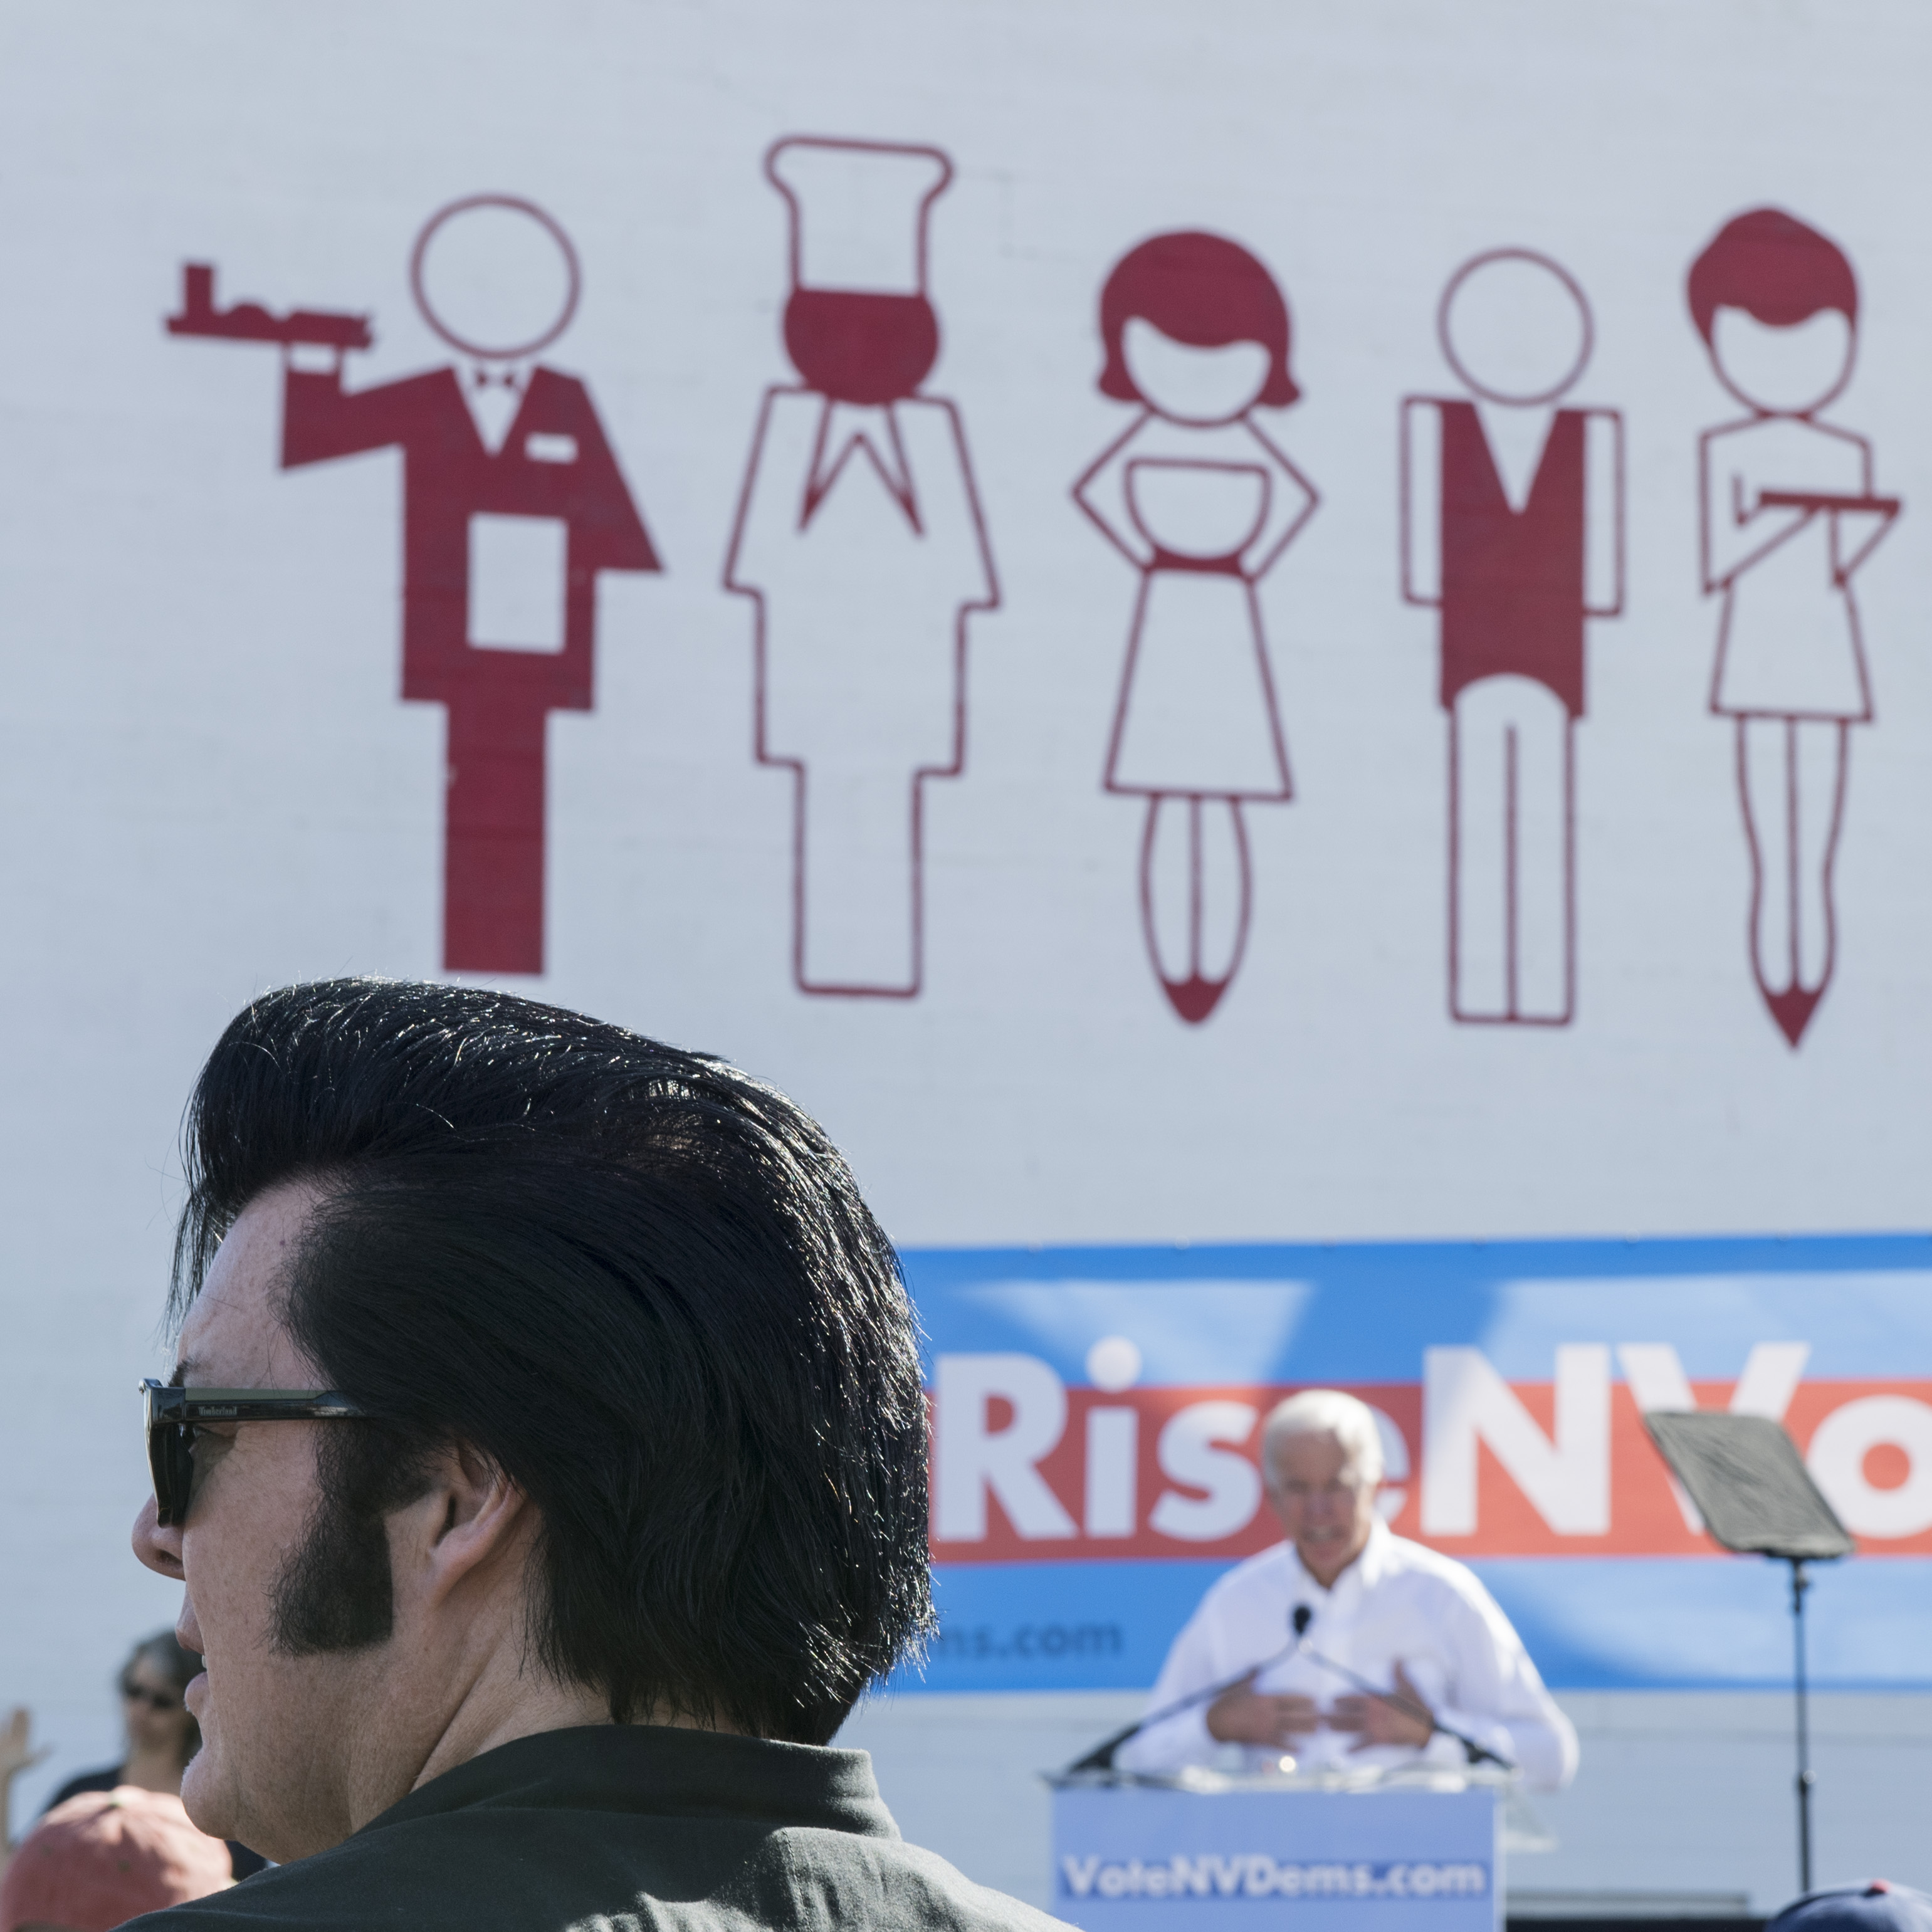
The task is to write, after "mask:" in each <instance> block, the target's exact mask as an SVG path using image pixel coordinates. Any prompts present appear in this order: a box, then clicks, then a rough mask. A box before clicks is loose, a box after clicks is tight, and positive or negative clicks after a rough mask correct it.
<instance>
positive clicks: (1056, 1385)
mask: <svg viewBox="0 0 1932 1932" xmlns="http://www.w3.org/2000/svg"><path fill="white" fill-rule="evenodd" d="M995 1400H1001V1401H1004V1402H1006V1403H1008V1404H1010V1406H1011V1407H1012V1409H1013V1418H1012V1420H1011V1421H1009V1422H1008V1423H1007V1426H1006V1427H1004V1429H998V1430H995V1429H989V1428H988V1427H987V1422H988V1419H989V1411H990V1409H991V1408H992V1403H994V1402H995ZM1066 1428H1067V1389H1066V1385H1064V1383H1063V1382H1061V1379H1060V1378H1059V1377H1058V1376H1057V1375H1055V1373H1054V1372H1053V1370H1052V1368H1051V1367H1049V1366H1048V1364H1046V1363H1045V1362H1043V1361H1041V1360H1040V1358H1039V1357H1038V1356H1037V1355H941V1357H940V1358H939V1359H938V1362H937V1363H936V1364H935V1365H934V1372H933V1429H932V1497H933V1503H932V1524H933V1533H934V1535H935V1536H937V1537H938V1538H940V1539H941V1541H944V1542H952V1543H978V1542H981V1541H984V1540H985V1538H986V1497H987V1495H988V1493H989V1491H990V1492H991V1493H992V1494H993V1495H994V1496H997V1497H998V1499H999V1500H1000V1507H1001V1508H1002V1509H1003V1510H1004V1511H1006V1513H1007V1518H1008V1520H1010V1522H1011V1523H1012V1524H1013V1528H1014V1530H1015V1531H1016V1532H1017V1533H1018V1534H1019V1535H1021V1536H1022V1537H1024V1538H1028V1540H1029V1541H1041V1540H1043V1539H1045V1538H1049V1537H1058V1536H1072V1535H1073V1534H1074V1533H1075V1532H1074V1525H1073V1518H1072V1517H1070V1516H1069V1515H1068V1514H1067V1512H1066V1511H1065V1510H1064V1508H1061V1502H1060V1499H1059V1498H1058V1496H1055V1494H1054V1493H1053V1492H1052V1490H1050V1489H1049V1488H1048V1487H1047V1486H1046V1478H1044V1477H1043V1476H1042V1475H1041V1474H1040V1471H1039V1469H1037V1467H1036V1465H1037V1463H1039V1461H1040V1459H1041V1457H1043V1456H1046V1455H1049V1454H1051V1453H1052V1451H1053V1450H1055V1448H1058V1446H1059V1442H1060V1439H1061V1436H1062V1434H1063V1433H1064V1432H1065V1430H1066Z"/></svg>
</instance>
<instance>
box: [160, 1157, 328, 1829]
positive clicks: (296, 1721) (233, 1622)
mask: <svg viewBox="0 0 1932 1932" xmlns="http://www.w3.org/2000/svg"><path fill="white" fill-rule="evenodd" d="M312 1205H313V1203H312V1201H311V1197H310V1196H308V1194H307V1193H305V1191H302V1190H297V1189H289V1188H285V1189H281V1190H275V1191H274V1192H272V1193H269V1194H266V1195H264V1196H261V1197H260V1198H259V1199H257V1200H256V1201H254V1202H251V1204H250V1205H249V1206H248V1208H246V1209H245V1211H243V1213H242V1215H241V1216H240V1217H239V1219H238V1220H236V1223H235V1226H233V1228H232V1229H230V1230H229V1234H228V1237H227V1238H226V1240H225V1241H223V1244H222V1245H221V1248H220V1252H219V1253H217V1256H216V1257H215V1259H214V1262H213V1264H212V1265H211V1268H209V1271H208V1277H207V1280H206V1283H205V1286H203V1288H202V1292H201V1293H200V1295H199V1296H197V1297H196V1300H195V1303H194V1305H193V1308H192V1309H191V1310H190V1313H189V1315H188V1317H187V1322H185V1323H184V1325H183V1328H182V1331H181V1343H180V1353H179V1363H180V1367H181V1374H182V1379H183V1381H184V1382H186V1383H187V1385H189V1386H190V1387H195V1386H200V1387H203V1388H318V1387H320V1386H322V1383H321V1382H320V1379H318V1376H317V1370H316V1369H315V1367H314V1364H311V1363H310V1362H308V1361H306V1360H305V1358H303V1357H302V1355H301V1354H300V1353H299V1351H298V1350H297V1349H296V1346H295V1344H294V1343H293V1340H291V1339H290V1337H289V1334H288V1333H287V1330H286V1329H285V1328H284V1327H283V1325H282V1322H281V1317H280V1315H279V1313H278V1307H277V1303H278V1292H279V1287H280V1284H281V1282H282V1280H284V1274H285V1270H286V1267H287V1263H288V1262H289V1261H290V1259H291V1258H292V1256H293V1253H295V1251H296V1247H297V1246H298V1244H299V1241H300V1238H301V1237H302V1232H303V1229H304V1226H305V1219H306V1216H307V1214H308V1211H309V1210H310V1208H311V1206H312ZM331 1426H332V1425H330V1424H327V1423H317V1422H278V1423H256V1424H240V1425H236V1424H227V1425H225V1426H224V1425H220V1424H214V1425H211V1426H203V1427H202V1428H200V1429H199V1430H198V1431H197V1433H196V1439H195V1443H194V1451H193V1454H194V1466H195V1475H194V1493H193V1502H192V1504H191V1506H190V1510H189V1512H188V1519H187V1523H186V1524H185V1525H183V1526H175V1527H173V1528H170V1529H160V1528H157V1526H156V1523H155V1509H154V1500H153V1499H152V1498H151V1497H150V1498H149V1499H148V1502H147V1503H146V1504H145V1506H144V1507H143V1508H142V1511H141V1514H140V1515H139V1517H138V1518H137V1519H136V1522H135V1526H134V1539H133V1540H134V1550H135V1554H136V1556H139V1558H140V1559H141V1560H142V1562H144V1563H145V1564H146V1565H148V1568H150V1569H153V1570H158V1571H160V1572H161V1574H163V1575H166V1576H172V1577H178V1578H179V1579H180V1580H181V1581H182V1582H183V1583H184V1586H185V1589H184V1597H183V1601H182V1604H181V1616H180V1618H179V1620H178V1622H177V1623H176V1625H175V1634H176V1636H177V1637H178V1638H179V1640H180V1641H181V1643H182V1644H183V1645H184V1646H186V1647H187V1649H190V1650H191V1651H193V1652H196V1653H197V1654H198V1655H199V1656H200V1657H201V1658H202V1671H201V1674H200V1675H199V1676H197V1677H196V1678H195V1679H193V1681H192V1682H190V1684H189V1685H188V1686H187V1692H186V1703H187V1709H189V1710H190V1712H193V1715H194V1717H195V1718H196V1721H198V1722H199V1724H200V1726H201V1736H202V1747H201V1749H200V1750H199V1751H198V1752H196V1754H195V1757H194V1758H193V1761H192V1762H191V1763H190V1765H189V1766H188V1769H187V1776H186V1777H185V1778H184V1780H183V1781H182V1784H181V1798H182V1801H183V1802H184V1804H185V1805H187V1811H188V1816H189V1817H190V1818H192V1819H193V1820H194V1822H195V1823H196V1825H197V1826H199V1827H200V1828H201V1829H202V1830H203V1831H204V1832H208V1833H209V1834H210V1835H212V1836H214V1837H217V1838H240V1839H241V1840H242V1841H243V1842H244V1843H247V1844H249V1845H251V1846H254V1848H255V1849H257V1850H259V1851H260V1852H263V1853H264V1855H267V1856H269V1857H272V1858H277V1859H278V1860H284V1861H285V1860H286V1859H287V1858H290V1857H298V1856H301V1855H302V1853H303V1849H304V1848H303V1847H302V1846H298V1845H296V1844H292V1843H289V1842H287V1840H286V1839H284V1838H281V1837H280V1836H279V1835H278V1826H277V1823H276V1822H275V1821H277V1820H281V1819H284V1818H286V1817H292V1816H296V1817H299V1816H307V1815H314V1814H315V1813H316V1812H317V1811H318V1810H320V1811H325V1812H326V1811H327V1809H328V1808H329V1800H328V1799H326V1797H325V1798H324V1799H323V1800H322V1801H321V1802H320V1804H318V1803H317V1801H316V1800H315V1799H314V1796H312V1795H311V1793H310V1792H309V1791H308V1790H305V1786H308V1785H311V1784H314V1785H316V1786H317V1787H321V1788H323V1789H325V1790H326V1785H327V1782H328V1781H329V1778H330V1777H331V1776H332V1774H333V1773H335V1772H336V1771H337V1769H338V1767H337V1766H335V1764H334V1763H332V1755H333V1754H332V1742H336V1741H339V1740H341V1739H344V1738H345V1737H347V1736H350V1735H351V1734H352V1733H353V1730H354V1729H355V1726H354V1724H353V1720H352V1714H353V1711H354V1709H355V1708H356V1704H355V1699H356V1688H357V1687H356V1676H357V1672H358V1670H359V1668H360V1667H361V1661H360V1660H359V1658H357V1657H356V1656H353V1655H351V1656H349V1657H344V1656H342V1655H339V1654H325V1655H290V1653H289V1652H288V1649H287V1647H286V1646H285V1645H284V1643H282V1642H281V1640H280V1639H279V1637H278V1630H277V1625H276V1617H275V1595H276V1586H277V1584H278V1582H279V1581H280V1580H281V1579H282V1577H284V1575H285V1574H287V1571H288V1569H289V1566H290V1559H292V1558H293V1556H294V1555H295V1553H296V1551H297V1550H298V1548H299V1547H300V1546H301V1545H302V1543H303V1541H304V1540H305V1535H306V1532H308V1528H309V1526H310V1525H311V1523H312V1522H313V1521H314V1519H315V1517H316V1515H317V1503H318V1500H319V1496H320V1489H319V1484H318V1481H317V1464H316V1450H317V1441H316V1438H317V1432H318V1431H319V1430H323V1429H326V1428H328V1427H331ZM335 1426H336V1427H341V1426H342V1425H340V1424H338V1425H335ZM291 1739H300V1740H302V1748H300V1749H299V1750H292V1749H291V1748H290V1740H291ZM306 1849H317V1847H316V1846H308V1847H307V1848H306Z"/></svg>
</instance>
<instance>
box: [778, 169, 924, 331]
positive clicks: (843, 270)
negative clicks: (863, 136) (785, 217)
mask: <svg viewBox="0 0 1932 1932" xmlns="http://www.w3.org/2000/svg"><path fill="white" fill-rule="evenodd" d="M765 172H766V173H767V174H768V175H769V176H770V177H771V179H772V184H773V185H774V186H775V187H776V188H777V189H778V192H779V193H781V194H782V195H783V196H784V198H785V201H786V202H787V205H788V207H789V208H790V213H791V279H792V286H793V287H794V288H801V289H826V290H833V289H835V290H845V291H850V292H852V293H865V294H868V295H890V296H916V295H923V294H924V293H926V211H927V210H928V209H929V208H931V206H932V203H933V202H934V201H935V199H938V196H939V195H940V194H941V192H942V191H943V190H944V188H945V187H946V184H947V182H948V181H950V180H951V179H952V178H953V164H952V163H951V162H950V161H949V160H947V158H946V157H945V156H944V154H941V152H940V151H939V150H938V148H921V147H901V146H895V145H892V144H890V143H888V142H875V141H828V140H819V139H813V138H811V137H808V136H794V137H793V138H792V139H787V140H783V141H780V142H778V144H777V145H775V147H773V148H772V151H771V152H770V153H769V154H767V155H766V157H765Z"/></svg>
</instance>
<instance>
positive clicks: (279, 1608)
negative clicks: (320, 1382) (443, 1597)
mask: <svg viewBox="0 0 1932 1932" xmlns="http://www.w3.org/2000/svg"><path fill="white" fill-rule="evenodd" d="M425 1460H426V1457H425V1445H422V1443H421V1442H416V1441H413V1440H411V1439H409V1438H408V1437H407V1436H406V1435H405V1433H404V1432H402V1431H399V1430H395V1429H393V1428H391V1427H387V1426H386V1425H385V1424H382V1423H380V1422H376V1421H339V1422H328V1423H322V1424H317V1442H316V1452H315V1461H316V1487H317V1498H316V1506H315V1513H314V1515H313V1516H311V1518H310V1519H309V1524H308V1533H307V1535H305V1536H304V1538H303V1539H302V1543H301V1544H300V1545H299V1547H297V1548H296V1550H295V1552H294V1553H293V1554H292V1555H291V1556H290V1557H289V1559H288V1560H287V1562H285V1563H284V1565H283V1566H282V1572H281V1575H280V1576H279V1577H277V1578H276V1580H275V1589H274V1592H273V1593H272V1620H273V1621H272V1628H273V1641H274V1643H275V1649H277V1650H278V1651H279V1652H281V1654H282V1655H284V1656H285V1657H311V1656H314V1655H317V1654H319V1653H322V1652H332V1651H350V1650H367V1649H371V1647H373V1646H375V1645H377V1644H380V1643H387V1642H388V1641H389V1637H390V1636H391V1634H392V1633H393V1631H395V1621H396V1597H395V1576H394V1574H393V1572H392V1570H391V1568H390V1565H389V1526H388V1517H389V1512H390V1511H392V1510H396V1509H400V1508H402V1507H403V1505H404V1504H406V1503H410V1502H415V1501H416V1499H418V1498H419V1496H422V1494H423V1493H424V1491H425V1489H426V1488H427V1487H428V1482H427V1480H426V1471H425Z"/></svg>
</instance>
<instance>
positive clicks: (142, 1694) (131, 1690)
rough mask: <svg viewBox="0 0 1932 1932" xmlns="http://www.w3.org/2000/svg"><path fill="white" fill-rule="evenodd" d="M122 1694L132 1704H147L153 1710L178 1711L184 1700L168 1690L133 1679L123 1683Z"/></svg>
mask: <svg viewBox="0 0 1932 1932" xmlns="http://www.w3.org/2000/svg"><path fill="white" fill-rule="evenodd" d="M121 1696H122V1697H124V1698H125V1699H126V1700H127V1702H128V1703H130V1704H145V1705H146V1706H147V1707H148V1709H149V1710H151V1711H160V1712H168V1711H178V1710H179V1709H181V1700H180V1699H179V1698H178V1697H174V1696H172V1695H171V1694H169V1692H167V1691H157V1690H154V1688H151V1686H150V1685H145V1684H136V1683H135V1682H133V1681H132V1679H130V1680H128V1681H127V1682H124V1683H123V1684H122V1685H121Z"/></svg>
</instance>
